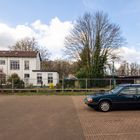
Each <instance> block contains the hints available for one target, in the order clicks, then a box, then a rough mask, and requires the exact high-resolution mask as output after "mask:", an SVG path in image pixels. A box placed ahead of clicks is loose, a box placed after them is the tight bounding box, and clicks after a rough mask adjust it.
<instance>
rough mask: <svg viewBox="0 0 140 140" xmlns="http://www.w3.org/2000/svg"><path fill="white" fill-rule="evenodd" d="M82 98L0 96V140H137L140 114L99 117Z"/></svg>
mask: <svg viewBox="0 0 140 140" xmlns="http://www.w3.org/2000/svg"><path fill="white" fill-rule="evenodd" d="M83 98H84V97H83V96H14V95H12V96H3V95H1V96H0V140H112V139H113V140H139V139H140V110H129V111H128V110H127V111H126V110H120V111H119V110H116V111H112V112H107V113H102V112H97V111H94V110H93V109H91V108H89V107H87V106H86V105H84V104H83V102H82V99H83Z"/></svg>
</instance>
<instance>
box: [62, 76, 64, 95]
mask: <svg viewBox="0 0 140 140" xmlns="http://www.w3.org/2000/svg"><path fill="white" fill-rule="evenodd" d="M63 92H64V78H62V93H63Z"/></svg>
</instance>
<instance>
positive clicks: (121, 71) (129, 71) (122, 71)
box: [117, 61, 140, 76]
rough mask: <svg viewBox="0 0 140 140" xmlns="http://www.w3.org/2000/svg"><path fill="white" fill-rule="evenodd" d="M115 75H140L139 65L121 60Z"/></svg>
mask: <svg viewBox="0 0 140 140" xmlns="http://www.w3.org/2000/svg"><path fill="white" fill-rule="evenodd" d="M117 75H121V76H139V75H140V65H139V64H137V63H136V62H135V63H128V62H127V61H123V63H122V64H121V65H120V67H119V68H118V70H117Z"/></svg>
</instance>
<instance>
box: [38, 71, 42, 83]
mask: <svg viewBox="0 0 140 140" xmlns="http://www.w3.org/2000/svg"><path fill="white" fill-rule="evenodd" d="M37 84H42V73H37Z"/></svg>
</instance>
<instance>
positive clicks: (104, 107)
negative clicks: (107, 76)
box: [84, 84, 140, 112]
mask: <svg viewBox="0 0 140 140" xmlns="http://www.w3.org/2000/svg"><path fill="white" fill-rule="evenodd" d="M84 102H85V104H87V105H88V106H90V107H93V108H94V109H99V110H100V111H103V112H107V111H109V110H111V109H112V108H115V107H119V108H120V107H128V108H129V107H136V106H137V107H139V106H140V84H123V85H119V86H117V87H116V88H114V89H112V90H111V91H109V92H105V93H97V94H93V95H89V96H87V97H86V98H85V99H84Z"/></svg>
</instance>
